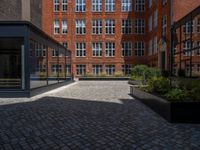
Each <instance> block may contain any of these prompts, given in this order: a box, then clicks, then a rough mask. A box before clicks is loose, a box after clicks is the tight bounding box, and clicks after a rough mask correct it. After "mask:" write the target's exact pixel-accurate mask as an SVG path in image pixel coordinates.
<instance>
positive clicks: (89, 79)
mask: <svg viewBox="0 0 200 150" xmlns="http://www.w3.org/2000/svg"><path fill="white" fill-rule="evenodd" d="M79 80H80V81H95V80H96V81H101V80H102V81H109V80H111V81H112V80H119V81H120V80H125V81H128V80H129V77H79Z"/></svg>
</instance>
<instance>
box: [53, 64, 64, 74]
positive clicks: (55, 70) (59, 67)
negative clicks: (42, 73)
mask: <svg viewBox="0 0 200 150" xmlns="http://www.w3.org/2000/svg"><path fill="white" fill-rule="evenodd" d="M51 71H52V72H53V73H58V72H62V65H60V64H53V65H52V66H51Z"/></svg>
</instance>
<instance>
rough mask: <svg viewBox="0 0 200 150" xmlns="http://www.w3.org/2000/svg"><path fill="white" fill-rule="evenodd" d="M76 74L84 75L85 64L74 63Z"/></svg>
mask: <svg viewBox="0 0 200 150" xmlns="http://www.w3.org/2000/svg"><path fill="white" fill-rule="evenodd" d="M76 74H77V75H85V74H86V65H76Z"/></svg>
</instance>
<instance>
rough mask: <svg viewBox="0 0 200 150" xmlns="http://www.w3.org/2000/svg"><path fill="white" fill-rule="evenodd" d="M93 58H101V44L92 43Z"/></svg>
mask: <svg viewBox="0 0 200 150" xmlns="http://www.w3.org/2000/svg"><path fill="white" fill-rule="evenodd" d="M92 52H93V56H95V57H98V56H102V43H92Z"/></svg>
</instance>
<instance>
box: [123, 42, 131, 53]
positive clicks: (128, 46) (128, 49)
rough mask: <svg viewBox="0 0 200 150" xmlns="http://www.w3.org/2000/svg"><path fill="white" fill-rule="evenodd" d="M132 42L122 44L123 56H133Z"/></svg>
mask: <svg viewBox="0 0 200 150" xmlns="http://www.w3.org/2000/svg"><path fill="white" fill-rule="evenodd" d="M132 49H133V48H132V42H123V43H122V56H132Z"/></svg>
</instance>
